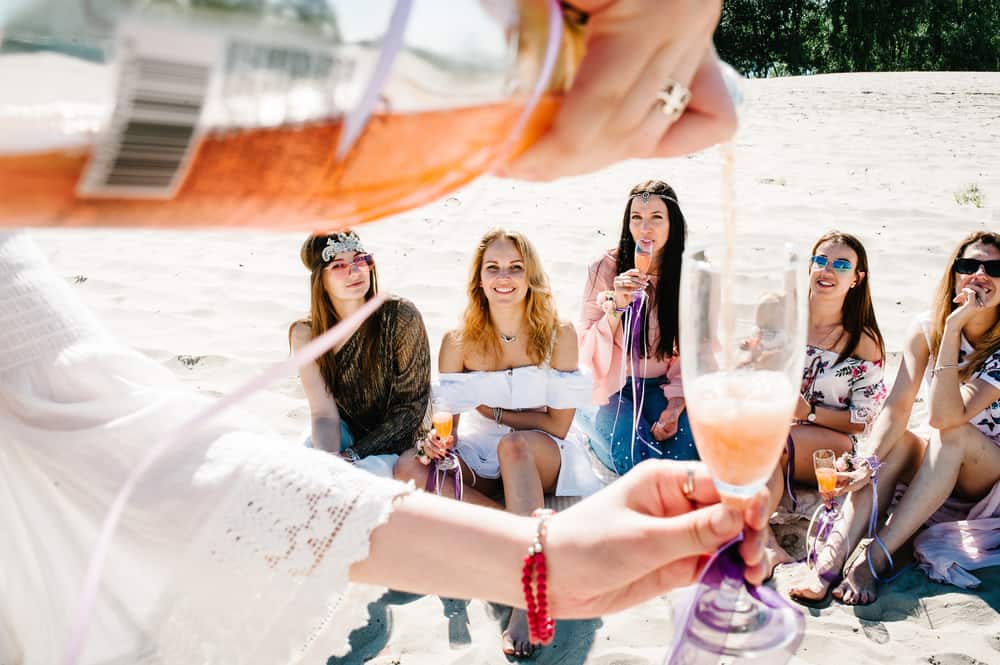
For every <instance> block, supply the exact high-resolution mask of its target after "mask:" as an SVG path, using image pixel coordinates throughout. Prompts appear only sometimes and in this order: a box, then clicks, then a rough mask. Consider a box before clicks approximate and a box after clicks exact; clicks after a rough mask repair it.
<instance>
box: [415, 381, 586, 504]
mask: <svg viewBox="0 0 1000 665" xmlns="http://www.w3.org/2000/svg"><path fill="white" fill-rule="evenodd" d="M432 392H433V395H434V400H435V404H437V405H440V407H441V408H444V409H445V410H447V411H451V412H453V413H460V414H462V417H461V419H460V420H459V421H458V443H457V444H456V446H455V451H456V452H457V453H458V454H459V456H460V457H461V458H462V459H463V460H464V461H465V463H466V464H468V465H469V468H471V469H472V470H473V471H474V472H475V473H476V474H477V475H480V476H484V477H486V478H499V477H500V460H499V459H498V458H497V445H498V444H499V443H500V439H501V438H503V436H504V435H506V434H509V433H510V432H512V431H513V430H512V429H511V428H510V427H507V426H505V425H498V424H497V423H495V422H494V421H493V420H491V419H489V418H486V417H484V416H483V415H481V414H480V413H479V412H478V411H476V410H475V407H477V406H478V405H480V404H487V405H489V406H498V407H501V408H504V409H512V410H533V409H538V408H540V407H543V406H549V407H552V408H556V409H578V408H582V407H585V406H589V405H590V399H591V393H592V392H593V378H592V377H591V376H590V375H589V374H584V373H582V372H579V371H576V372H560V371H558V370H554V369H552V368H551V367H548V366H547V365H541V366H535V365H531V366H527V367H518V368H515V369H508V370H503V371H496V372H449V373H446V374H442V375H441V376H440V377H439V379H438V382H437V384H436V385H435V386H434V389H433V391H432ZM550 436H551V435H550ZM552 439H553V441H555V442H556V445H558V446H559V454H560V457H561V460H562V463H561V465H560V467H559V479H558V481H557V482H556V491H555V495H556V496H587V495H589V494H593V493H594V492H596V491H597V490H599V489H601V487H603V486H604V484H603V482H602V481H601V480H600V479H599V478H598V476H597V474H596V473H595V471H594V468H593V466H592V462H591V458H590V455H589V454H588V453H587V448H586V446H587V444H586V442H585V436H584V434H583V432H582V431H581V430H580V429H579V428H578V427H577V426H576V425H575V424H574V425H573V426H571V427H570V431H569V433H568V434H567V435H566V438H565V439H558V438H556V437H552Z"/></svg>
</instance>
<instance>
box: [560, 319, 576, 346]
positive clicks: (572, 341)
mask: <svg viewBox="0 0 1000 665" xmlns="http://www.w3.org/2000/svg"><path fill="white" fill-rule="evenodd" d="M567 344H569V345H572V346H576V345H577V336H576V326H574V325H573V322H572V321H560V322H559V328H558V329H557V332H556V348H557V349H558V348H560V347H562V346H565V345H567Z"/></svg>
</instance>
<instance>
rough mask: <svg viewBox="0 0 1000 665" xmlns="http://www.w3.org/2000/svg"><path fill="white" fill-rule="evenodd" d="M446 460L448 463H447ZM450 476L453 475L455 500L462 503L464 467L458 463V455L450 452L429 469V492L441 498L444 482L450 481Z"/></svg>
mask: <svg viewBox="0 0 1000 665" xmlns="http://www.w3.org/2000/svg"><path fill="white" fill-rule="evenodd" d="M445 460H448V461H447V462H445ZM448 474H451V476H452V480H453V481H454V483H453V484H454V485H455V498H456V499H458V500H459V501H461V500H462V489H463V481H462V465H461V464H460V463H459V461H458V455H456V454H455V453H453V452H449V453H448V454H447V455H445V456H444V457H442V458H440V459H436V460H434V464H433V466H431V467H430V468H428V469H427V485H426V489H427V491H428V492H434V493H435V494H437V495H438V496H440V495H441V488H442V487H444V481H445V480H447V479H448Z"/></svg>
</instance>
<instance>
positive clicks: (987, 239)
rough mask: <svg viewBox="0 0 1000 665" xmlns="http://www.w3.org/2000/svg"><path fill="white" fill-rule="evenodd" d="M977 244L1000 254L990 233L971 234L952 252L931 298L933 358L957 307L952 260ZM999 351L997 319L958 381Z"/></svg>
mask: <svg viewBox="0 0 1000 665" xmlns="http://www.w3.org/2000/svg"><path fill="white" fill-rule="evenodd" d="M976 243H981V244H983V245H990V246H992V247H995V248H997V249H998V250H1000V234H998V233H992V232H990V231H975V232H973V233H970V234H969V235H967V236H965V238H963V239H962V242H961V243H959V245H958V247H957V248H956V249H955V251H954V252H952V254H951V257H950V258H949V259H948V267H947V268H945V273H944V277H943V278H942V279H941V282H940V283H939V284H938V288H937V293H935V295H934V311H933V313H932V315H931V330H930V347H931V355H932V356H934V357H937V354H938V351H939V350H940V349H941V337H942V336H943V335H944V323H945V320H946V319H947V318H948V315H949V314H951V313H952V311H953V310H954V309H955V307H957V305H956V304H955V302H954V299H955V282H956V280H955V259H957V258H960V257H961V256H962V254H964V253H965V250H966V249H968V248H969V247H970V246H971V245H975V244H976ZM998 348H1000V317H998V318H997V321H996V323H994V324H993V327H992V328H990V329H989V330H988V331H986V335H985V336H984V337H983V338H982V339H981V340H979V342H977V343H976V345H975V348H974V349H973V351H972V353H971V354H970V355H969V357H968V358H966V360H967V363H966V365H965V366H964V367H963V368H962V369H961V370H960V371H959V377H960V378H961V380H962V381H968V380H969V377H971V376H972V375H973V374H974V373H975V372H976V370H978V369H979V368H980V367H981V366H982V364H983V363H984V362H986V359H987V358H989V357H990V356H991V355H992V354H993V352H994V351H996V350H997V349H998Z"/></svg>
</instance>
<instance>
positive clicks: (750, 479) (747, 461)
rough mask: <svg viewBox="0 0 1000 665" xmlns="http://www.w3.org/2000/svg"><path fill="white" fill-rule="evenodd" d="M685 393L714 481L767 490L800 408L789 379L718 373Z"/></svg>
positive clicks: (763, 373)
mask: <svg viewBox="0 0 1000 665" xmlns="http://www.w3.org/2000/svg"><path fill="white" fill-rule="evenodd" d="M684 388H685V393H686V395H687V409H688V417H689V419H690V421H691V429H692V431H693V432H694V438H695V445H696V446H697V447H698V453H699V455H701V459H702V461H703V462H705V463H706V464H707V465H708V468H709V470H710V471H711V472H712V476H713V477H714V478H715V479H716V480H717V481H720V482H721V483H722V484H723V485H726V486H732V487H733V491H734V492H738V493H740V494H746V495H749V494H752V493H753V492H755V491H756V490H757V489H759V488H760V487H762V486H763V484H764V482H766V481H767V479H768V478H769V477H770V475H771V472H772V471H774V468H775V466H776V465H777V464H778V460H779V458H780V457H781V451H782V449H783V448H784V445H785V439H786V438H787V437H788V428H789V424H790V423H791V418H792V413H793V411H794V409H795V397H796V393H795V387H794V386H792V384H791V382H790V381H789V380H788V378H787V377H786V376H785V375H784V374H783V373H781V372H774V371H760V370H757V371H753V372H739V371H736V372H716V373H713V374H706V375H704V376H701V377H699V378H697V379H696V380H695V381H694V382H693V383H692V384H690V385H685V387H684ZM744 488H745V492H742V491H740V490H743V489H744Z"/></svg>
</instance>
